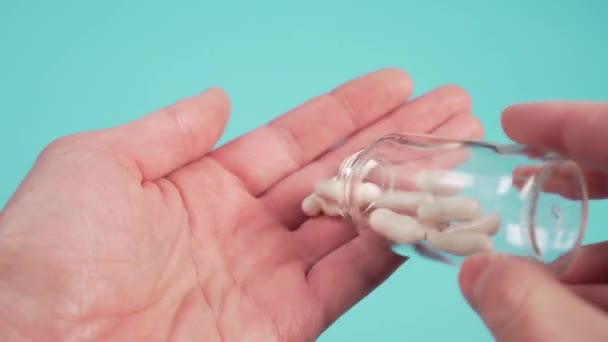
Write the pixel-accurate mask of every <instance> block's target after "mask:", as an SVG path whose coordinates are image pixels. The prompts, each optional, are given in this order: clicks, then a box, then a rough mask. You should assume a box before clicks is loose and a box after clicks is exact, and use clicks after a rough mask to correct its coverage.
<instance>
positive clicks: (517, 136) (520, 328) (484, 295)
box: [460, 102, 608, 342]
mask: <svg viewBox="0 0 608 342" xmlns="http://www.w3.org/2000/svg"><path fill="white" fill-rule="evenodd" d="M503 126H504V129H505V132H506V133H507V134H508V135H509V136H510V137H511V138H512V139H513V140H515V141H518V142H520V143H523V144H526V145H529V146H531V147H533V148H536V149H542V150H552V151H555V152H558V153H560V154H563V155H565V156H568V157H570V158H572V159H574V160H576V161H578V162H579V163H580V164H581V165H583V166H586V167H587V170H586V171H585V174H586V181H587V183H588V187H589V193H590V196H591V197H592V198H594V199H601V198H606V197H608V186H607V184H608V154H607V153H606V152H605V146H606V142H607V139H606V132H608V103H589V102H585V103H582V102H581V103H566V102H543V103H533V104H520V105H515V106H511V107H509V108H508V109H507V110H505V112H504V113H503ZM551 187H553V189H554V190H555V191H557V192H561V193H564V194H565V195H568V192H569V189H571V188H569V187H568V186H562V185H560V184H559V182H556V183H555V184H553V185H551ZM570 195H573V194H570ZM460 284H461V287H462V291H463V293H464V295H465V297H466V298H467V299H468V300H469V302H470V303H471V305H472V306H473V308H475V310H477V312H478V313H479V314H480V315H481V317H482V318H483V320H484V322H485V323H486V325H487V326H488V327H489V329H490V330H491V331H492V333H493V334H494V336H495V337H496V340H497V341H499V342H516V341H517V342H521V341H535V342H545V341H547V342H549V341H551V342H566V341H567V342H571V341H585V342H595V341H598V342H599V341H608V313H607V310H608V242H600V243H595V244H592V245H588V246H585V247H583V248H582V249H581V250H580V251H579V252H578V254H577V255H576V257H575V259H574V261H573V263H572V265H571V266H570V268H569V269H568V271H566V272H565V274H563V275H562V276H561V277H560V279H556V278H555V277H553V276H551V275H549V274H548V273H547V272H546V270H545V269H543V268H541V267H540V266H539V265H536V264H533V263H531V262H528V261H525V260H521V259H517V258H513V257H508V256H504V255H480V256H475V257H471V258H469V259H468V260H466V261H465V263H464V265H463V267H462V270H461V273H460Z"/></svg>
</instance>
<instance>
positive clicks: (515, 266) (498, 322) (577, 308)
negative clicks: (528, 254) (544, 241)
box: [459, 254, 608, 342]
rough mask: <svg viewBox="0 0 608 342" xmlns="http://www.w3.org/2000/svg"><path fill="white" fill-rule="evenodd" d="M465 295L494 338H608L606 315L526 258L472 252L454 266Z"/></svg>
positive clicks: (511, 341) (538, 341) (503, 341)
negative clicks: (463, 261)
mask: <svg viewBox="0 0 608 342" xmlns="http://www.w3.org/2000/svg"><path fill="white" fill-rule="evenodd" d="M459 278H460V279H459V281H460V286H461V288H462V292H463V294H464V296H465V298H466V299H467V300H468V301H469V303H470V304H471V305H472V307H473V308H474V309H475V310H476V311H477V313H478V314H479V315H480V316H481V318H482V319H483V320H484V322H485V324H486V325H487V326H488V328H489V329H490V330H491V331H492V333H493V335H494V337H495V338H496V339H497V341H499V342H525V341H534V342H544V341H551V342H561V341H564V342H566V341H567V342H571V341H586V342H593V341H608V327H607V323H608V320H607V319H606V317H605V316H604V314H603V313H600V312H599V311H598V310H597V309H595V308H594V307H592V306H591V305H589V304H587V303H586V302H584V301H583V300H582V299H580V298H579V297H577V296H576V295H575V294H574V293H572V292H570V291H569V290H568V288H567V287H565V286H563V285H562V284H561V283H559V282H558V281H557V279H555V278H554V277H553V276H552V275H551V274H549V273H548V272H547V271H546V270H544V269H543V268H541V267H540V266H538V265H536V264H534V263H533V262H531V261H528V260H524V259H522V258H515V257H508V256H502V255H491V254H488V255H478V256H473V257H471V258H469V259H467V260H466V261H465V263H464V264H463V266H462V269H461V272H460V277H459Z"/></svg>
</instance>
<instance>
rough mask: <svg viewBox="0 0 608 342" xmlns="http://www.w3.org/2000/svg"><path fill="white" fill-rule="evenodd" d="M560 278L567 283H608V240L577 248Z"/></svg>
mask: <svg viewBox="0 0 608 342" xmlns="http://www.w3.org/2000/svg"><path fill="white" fill-rule="evenodd" d="M560 279H561V280H562V281H563V282H565V283H568V284H605V283H608V242H606V241H604V242H598V243H594V244H590V245H587V246H584V247H582V248H581V249H580V250H578V251H577V252H576V254H575V257H574V260H573V261H572V264H570V265H569V267H568V269H567V270H566V271H565V272H564V274H563V275H562V276H561V277H560Z"/></svg>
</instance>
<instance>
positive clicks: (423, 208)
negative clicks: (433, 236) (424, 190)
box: [417, 197, 481, 222]
mask: <svg viewBox="0 0 608 342" xmlns="http://www.w3.org/2000/svg"><path fill="white" fill-rule="evenodd" d="M417 216H418V219H419V220H421V221H430V222H451V221H470V220H473V219H476V218H478V217H479V216H481V205H480V204H479V202H477V201H475V200H474V199H471V198H468V197H435V198H434V199H433V200H432V201H427V202H424V203H422V204H421V205H420V206H419V207H418V210H417Z"/></svg>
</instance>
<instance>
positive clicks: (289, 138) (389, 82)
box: [213, 69, 412, 196]
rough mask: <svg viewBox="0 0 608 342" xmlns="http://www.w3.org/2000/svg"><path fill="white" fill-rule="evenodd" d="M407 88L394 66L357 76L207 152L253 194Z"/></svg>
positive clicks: (391, 104) (393, 102) (387, 107)
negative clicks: (215, 149) (214, 150)
mask: <svg viewBox="0 0 608 342" xmlns="http://www.w3.org/2000/svg"><path fill="white" fill-rule="evenodd" d="M411 92H412V82H411V80H410V78H409V77H408V75H407V74H405V73H404V72H403V71H401V70H398V69H386V70H381V71H378V72H374V73H372V74H369V75H366V76H363V77H360V78H357V79H355V80H353V81H351V82H349V83H346V84H344V85H342V86H340V87H338V88H337V89H335V90H333V91H332V92H330V93H329V94H326V95H322V96H320V97H317V98H315V99H313V100H311V101H309V102H308V103H306V104H304V105H303V106H300V107H298V108H296V109H294V110H292V111H291V112H290V113H288V114H286V115H284V116H281V117H279V118H278V119H276V120H274V121H272V122H270V123H269V124H268V125H266V126H263V127H261V128H259V129H257V130H255V131H253V132H251V133H249V134H247V135H245V136H243V137H241V138H239V139H237V140H235V141H233V142H231V143H229V144H227V145H225V146H224V147H222V148H220V149H218V150H217V151H216V152H214V153H213V157H214V158H215V159H217V160H218V161H219V162H220V163H221V164H222V165H223V166H224V167H225V168H226V169H228V170H229V171H230V172H232V173H233V174H235V175H236V176H237V177H239V178H240V179H241V181H242V182H243V184H244V185H245V187H246V188H247V189H248V190H249V191H250V192H251V193H252V194H253V195H254V196H257V195H259V194H260V193H261V192H263V191H264V190H266V189H267V188H268V187H269V186H271V185H272V184H274V183H275V182H276V181H278V180H280V179H282V178H283V177H285V176H287V175H288V174H290V173H292V172H294V171H296V170H298V169H299V168H301V167H302V166H304V165H306V164H307V163H308V162H310V161H311V160H313V159H314V158H316V157H317V156H319V155H320V154H321V153H323V152H324V151H325V150H327V149H329V148H330V147H332V146H333V145H335V144H336V143H338V142H339V141H340V140H341V139H343V138H345V137H347V136H349V135H350V134H352V133H353V132H354V131H356V130H358V129H359V128H361V127H364V126H365V125H367V124H369V123H370V122H372V121H374V120H376V119H377V118H378V117H380V116H382V115H384V114H385V113H387V112H389V111H391V110H392V109H394V108H396V107H397V106H399V104H401V103H402V102H403V101H405V100H406V99H407V98H408V97H409V96H410V94H411Z"/></svg>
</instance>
